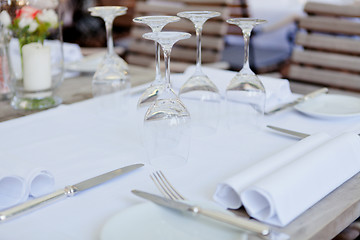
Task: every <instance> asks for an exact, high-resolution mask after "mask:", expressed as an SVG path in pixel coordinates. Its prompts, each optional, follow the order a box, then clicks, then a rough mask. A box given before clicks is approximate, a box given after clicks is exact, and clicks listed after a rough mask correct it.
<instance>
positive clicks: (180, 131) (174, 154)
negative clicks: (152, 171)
mask: <svg viewBox="0 0 360 240" xmlns="http://www.w3.org/2000/svg"><path fill="white" fill-rule="evenodd" d="M143 129H144V130H143V131H144V132H143V143H144V147H145V149H146V152H147V157H148V160H149V163H150V164H151V165H153V166H156V167H161V168H175V167H180V166H183V165H184V164H186V163H187V159H188V155H189V147H190V138H191V128H190V119H189V118H182V119H161V120H158V121H146V122H145V123H144V126H143Z"/></svg>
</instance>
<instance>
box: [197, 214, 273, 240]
mask: <svg viewBox="0 0 360 240" xmlns="http://www.w3.org/2000/svg"><path fill="white" fill-rule="evenodd" d="M192 212H194V213H196V214H201V215H203V216H206V217H208V218H212V219H214V220H217V221H220V222H224V223H227V224H230V225H233V226H235V227H238V228H240V229H242V230H245V231H250V232H252V233H256V234H258V235H260V236H262V237H266V236H268V235H269V234H270V232H271V228H270V227H269V226H267V225H265V224H262V223H259V222H256V221H253V220H249V219H246V218H241V217H237V216H232V215H229V214H227V213H222V212H219V211H214V210H210V209H202V208H199V207H194V208H193V209H192Z"/></svg>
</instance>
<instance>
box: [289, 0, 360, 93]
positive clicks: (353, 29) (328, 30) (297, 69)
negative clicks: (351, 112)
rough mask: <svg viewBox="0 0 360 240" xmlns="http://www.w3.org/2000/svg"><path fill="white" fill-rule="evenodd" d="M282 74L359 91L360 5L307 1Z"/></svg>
mask: <svg viewBox="0 0 360 240" xmlns="http://www.w3.org/2000/svg"><path fill="white" fill-rule="evenodd" d="M304 10H305V12H306V13H307V16H306V17H303V18H301V19H300V20H299V31H298V32H297V35H296V39H295V44H296V46H295V48H294V50H293V53H292V56H291V62H290V65H289V67H288V68H286V69H285V71H284V72H283V75H284V76H285V77H286V78H288V79H290V80H296V81H300V82H306V83H312V84H318V85H323V86H328V87H334V88H339V89H344V90H352V91H360V5H357V4H354V5H332V4H326V3H317V2H308V3H307V4H306V5H305V8H304Z"/></svg>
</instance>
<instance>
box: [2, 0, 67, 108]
mask: <svg viewBox="0 0 360 240" xmlns="http://www.w3.org/2000/svg"><path fill="white" fill-rule="evenodd" d="M40 2H41V1H40ZM40 2H37V1H31V2H30V1H29V2H27V1H11V2H10V4H9V5H6V6H5V5H2V6H1V7H2V10H5V11H6V12H7V13H8V14H9V16H10V20H11V22H10V23H9V24H4V25H6V26H5V27H6V28H7V30H8V34H9V36H10V37H11V40H10V42H9V44H8V47H7V56H8V59H9V68H10V87H11V89H12V91H13V97H12V100H11V106H12V107H13V108H15V109H21V110H42V109H47V108H51V107H54V106H57V105H59V104H60V103H61V102H62V100H61V98H60V97H58V96H56V95H55V91H56V89H57V88H58V87H59V86H60V85H61V83H62V81H63V73H64V67H63V59H64V56H63V41H62V32H61V24H60V19H59V17H58V16H59V13H58V6H57V5H56V4H55V5H42V4H39V3H40ZM2 14H3V13H2ZM3 19H4V18H3Z"/></svg>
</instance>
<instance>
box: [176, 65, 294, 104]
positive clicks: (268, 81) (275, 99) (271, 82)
mask: <svg viewBox="0 0 360 240" xmlns="http://www.w3.org/2000/svg"><path fill="white" fill-rule="evenodd" d="M202 71H203V72H204V73H205V74H206V75H207V76H208V77H209V78H210V80H211V81H212V82H213V83H214V84H215V85H216V86H217V87H218V89H219V92H220V95H221V96H222V97H225V92H226V87H227V86H228V84H229V83H230V81H231V79H232V78H233V77H234V76H235V75H236V74H237V72H234V71H228V70H222V69H216V68H209V67H202ZM194 72H195V66H190V67H188V68H187V69H186V70H185V71H184V73H183V74H173V75H171V83H172V87H173V88H174V90H175V91H176V92H177V91H178V90H180V88H181V86H182V85H183V84H184V83H185V82H186V80H187V79H188V78H190V77H191V76H192V75H193V74H194ZM259 78H260V80H261V82H262V83H263V85H264V87H265V91H266V106H265V108H266V109H271V108H273V107H275V106H278V105H279V104H282V103H285V102H288V101H290V100H291V99H293V95H292V93H291V90H290V84H289V81H288V80H287V79H280V78H273V77H265V76H259Z"/></svg>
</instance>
